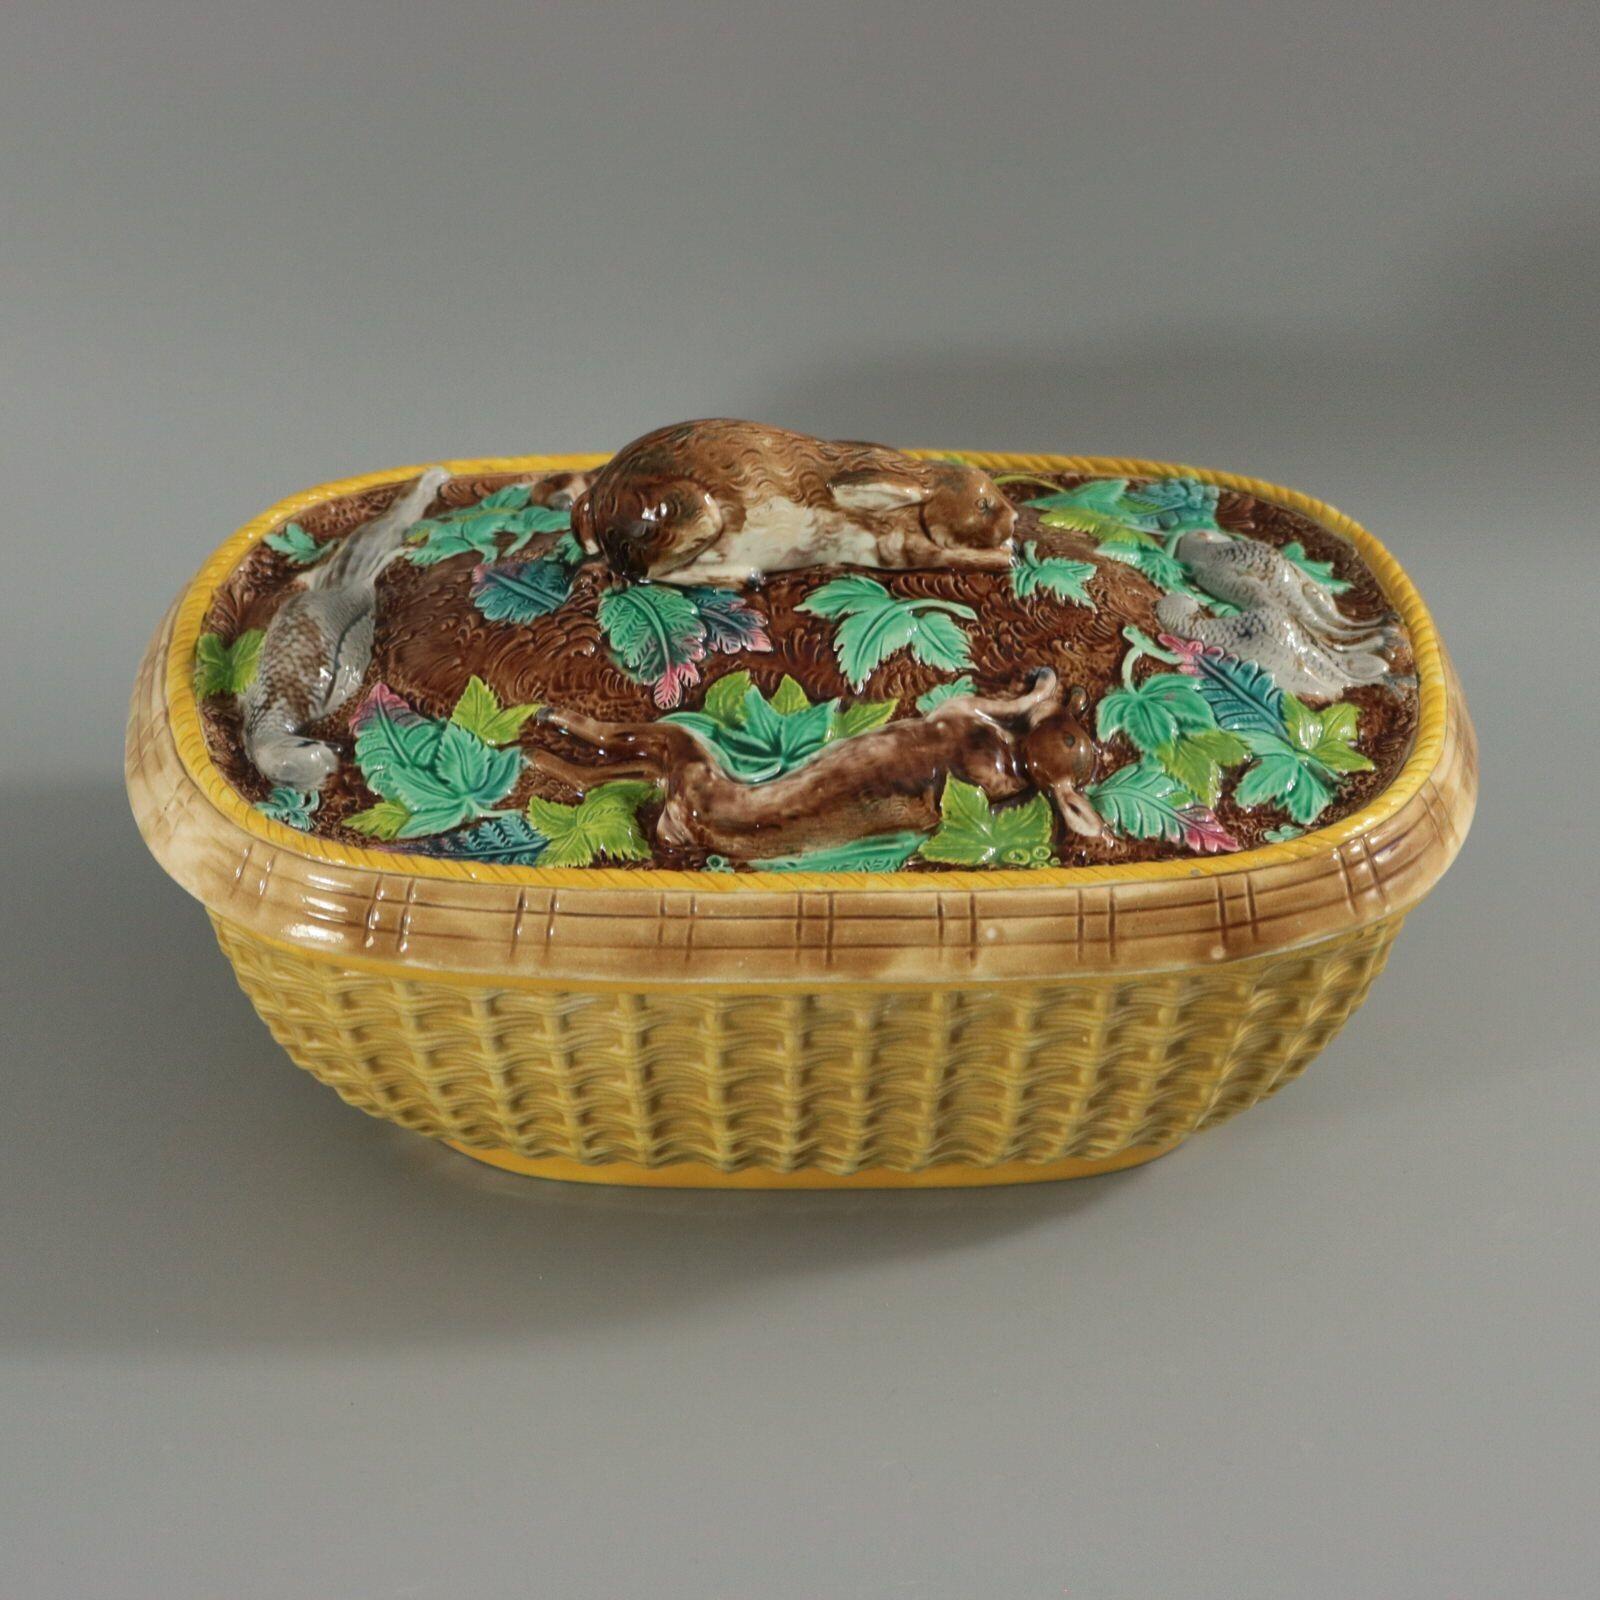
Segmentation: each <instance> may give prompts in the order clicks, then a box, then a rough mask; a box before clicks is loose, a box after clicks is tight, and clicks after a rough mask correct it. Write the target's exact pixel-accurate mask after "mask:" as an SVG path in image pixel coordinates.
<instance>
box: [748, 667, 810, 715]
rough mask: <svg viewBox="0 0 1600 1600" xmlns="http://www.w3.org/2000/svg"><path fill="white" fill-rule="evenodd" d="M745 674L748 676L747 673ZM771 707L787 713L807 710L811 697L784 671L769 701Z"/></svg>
mask: <svg viewBox="0 0 1600 1600" xmlns="http://www.w3.org/2000/svg"><path fill="white" fill-rule="evenodd" d="M745 676H746V677H747V678H748V677H749V674H748V673H746V674H745ZM771 705H772V709H773V710H774V711H777V712H781V713H784V714H787V713H789V712H791V711H807V710H809V709H810V707H811V698H810V696H809V695H807V693H806V692H805V690H804V689H802V688H801V687H800V685H799V684H798V683H796V682H795V680H794V679H793V678H791V677H790V676H789V674H788V673H787V672H786V673H784V675H783V682H782V683H780V684H779V685H778V688H777V692H776V693H775V694H774V695H773V697H772V701H771Z"/></svg>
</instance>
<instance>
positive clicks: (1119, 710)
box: [1095, 672, 1216, 755]
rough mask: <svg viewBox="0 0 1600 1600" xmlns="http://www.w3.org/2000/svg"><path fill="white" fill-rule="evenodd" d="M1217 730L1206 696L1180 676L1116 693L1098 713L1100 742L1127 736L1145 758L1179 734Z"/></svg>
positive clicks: (1170, 675)
mask: <svg viewBox="0 0 1600 1600" xmlns="http://www.w3.org/2000/svg"><path fill="white" fill-rule="evenodd" d="M1215 726H1216V719H1215V717H1214V716H1213V714H1212V710H1211V707H1210V705H1209V704H1208V703H1207V701H1206V698H1205V696H1204V695H1203V694H1201V692H1200V691H1199V689H1198V688H1197V687H1196V686H1195V684H1194V683H1193V681H1192V680H1190V679H1189V678H1186V677H1184V676H1183V675H1182V674H1181V673H1177V672H1158V673H1156V674H1155V675H1154V676H1152V677H1149V678H1146V679H1145V681H1144V682H1143V683H1141V684H1138V685H1137V686H1135V687H1132V688H1122V689H1113V690H1112V691H1111V693H1110V694H1108V695H1106V696H1104V697H1103V698H1102V700H1101V701H1100V704H1099V706H1098V707H1097V708H1096V710H1095V730H1096V732H1097V733H1098V734H1099V736H1100V738H1101V739H1103V740H1104V739H1110V738H1113V737H1114V736H1115V735H1116V734H1119V733H1121V734H1125V735H1126V736H1127V738H1128V740H1129V741H1130V743H1132V745H1133V746H1134V748H1135V749H1137V750H1139V751H1141V752H1142V753H1143V754H1145V755H1153V754H1154V753H1155V752H1156V751H1157V750H1159V749H1160V748H1161V747H1162V746H1163V745H1169V744H1171V743H1173V742H1174V741H1175V740H1176V739H1177V738H1178V736H1179V734H1182V733H1192V732H1195V731H1198V730H1200V729H1204V728H1214V727H1215Z"/></svg>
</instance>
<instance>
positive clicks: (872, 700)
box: [128, 420, 1476, 1187]
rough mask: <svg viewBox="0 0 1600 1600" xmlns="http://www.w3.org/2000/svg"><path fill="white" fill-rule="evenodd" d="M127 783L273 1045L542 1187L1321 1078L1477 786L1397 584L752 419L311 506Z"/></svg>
mask: <svg viewBox="0 0 1600 1600" xmlns="http://www.w3.org/2000/svg"><path fill="white" fill-rule="evenodd" d="M128 787H129V792H130V794H131V796H132V800H133V807H134V811H135V814H136V816H137V818H138V821H139V825H140V828H141V830H142V831H143V833H144V836H145V839H146V840H147V842H148V844H149V846H150V848H151V849H152V851H153V852H154V853H155V855H156V856H157V858H158V859H159V860H160V862H161V863H162V865H163V866H164V867H165V868H166V870H167V871H168V872H169V873H171V875H172V876H173V877H174V878H176V879H177V881H178V882H179V883H180V884H182V885H183V887H185V888H186V889H188V890H189V891H190V892H191V893H192V894H194V895H195V896H196V897H197V898H199V899H200V900H201V901H202V902H203V903H204V904H205V906H206V908H207V910H208V911H209V912H210V915H211V918H212V921H213V923H214V925H215V928H216V931H217V936H218V938H219V940H220V941H221V944H222V948H223V950H224V951H225V952H226V954H227V955H228V957H229V959H230V960H231V961H232V963H233V964H234V967H235V969H236V971H237V974H238V977H239V980H240V982H241V983H242V985H243V987H244V989H245V991H246V992H247V993H248V994H249V996H250V998H251V999H252V1001H253V1002H254V1004H255V1006H256V1008H257V1009H258V1010H259V1011H260V1013H261V1015H262V1016H263V1018H264V1019H265V1020H266V1022H267V1024H268V1026H269V1027H270V1028H271V1029H272V1031H273V1034H274V1035H275V1037H276V1038H277V1039H278V1040H279V1041H280V1042H281V1043H282V1044H283V1045H284V1047H285V1048H286V1049H287V1050H288V1051H289V1053H290V1054H291V1055H292V1056H293V1057H294V1059H295V1060H296V1061H298V1062H299V1063H300V1064H301V1065H302V1066H304V1067H306V1068H307V1069H308V1070H309V1071H311V1072H312V1073H314V1074H315V1075H316V1076H317V1077H318V1078H320V1079H321V1080H322V1081H323V1082H325V1083H327V1084H329V1085H331V1086H332V1087H333V1088H334V1089H335V1090H337V1091H338V1093H339V1094H340V1095H342V1096H343V1097H344V1098H345V1099H346V1100H348V1101H349V1102H350V1103H351V1104H353V1105H356V1106H359V1107H360V1108H361V1109H363V1110H365V1111H369V1112H371V1113H373V1114H374V1115H377V1116H383V1117H387V1118H390V1119H392V1120H393V1121H396V1122H398V1123H401V1124H402V1125H404V1126H406V1127H408V1128H412V1129H415V1130H417V1131H418V1132H421V1133H425V1134H429V1135H431V1136H433V1137H435V1138H438V1139H442V1140H445V1141H446V1142H448V1143H450V1144H451V1145H453V1146H455V1147H456V1148H457V1149H459V1150H462V1151H464V1152H466V1153H467V1154H469V1155H472V1156H476V1157H477V1158H479V1159H480V1160H484V1161H488V1162H491V1163H493V1164H495V1165H497V1166H501V1167H505V1168H508V1169H510V1170H513V1171H518V1172H526V1173H533V1174H539V1175H544V1176H554V1177H566V1178H586V1179H596V1180H600V1181H609V1182H622V1183H658V1184H725V1185H730V1186H746V1187H762V1186H764V1187H798V1186H826V1185H838V1186H849V1185H883V1186H892V1185H925V1184H972V1183H999V1182H1015V1181H1020V1180H1025V1179H1034V1178H1057V1177H1069V1176H1079V1175H1082V1174H1086V1173H1091V1172H1103V1171H1110V1170H1114V1169H1116V1168H1119V1167H1126V1166H1131V1165H1134V1164H1136V1163H1138V1162H1141V1161H1146V1160H1149V1159H1151V1158H1152V1157H1154V1156H1157V1155H1160V1154H1162V1153H1163V1152H1164V1151H1166V1150H1169V1149H1171V1148H1172V1147H1173V1146H1174V1145H1176V1144H1177V1143H1179V1142H1180V1141H1181V1140H1183V1139H1185V1138H1186V1137H1187V1136H1188V1135H1189V1134H1190V1133H1193V1132H1194V1131H1195V1130H1197V1129H1199V1128H1203V1127H1207V1126H1209V1125H1211V1124H1213V1123H1216V1122H1219V1121H1221V1120H1222V1119H1224V1118H1226V1117H1228V1116H1231V1115H1232V1114H1233V1113H1235V1112H1237V1111H1240V1110H1242V1109H1244V1108H1245V1107H1246V1106H1249V1105H1252V1104H1254V1103H1255V1102H1256V1101H1257V1100H1260V1099H1262V1098H1263V1097H1265V1096H1266V1095H1268V1094H1271V1093H1272V1092H1273V1091H1274V1090H1275V1089H1277V1088H1278V1087H1279V1086H1280V1085H1282V1084H1283V1083H1285V1082H1286V1081H1287V1080H1289V1079H1290V1078H1292V1077H1294V1076H1295V1075H1296V1074H1298V1073H1299V1072H1300V1071H1301V1070H1302V1069H1303V1068H1304V1067H1305V1066H1306V1064H1307V1063H1308V1062H1309V1061H1310V1060H1311V1058H1312V1057H1313V1056H1314V1055H1316V1053H1317V1052H1318V1051H1319V1050H1320V1049H1321V1048H1322V1047H1323V1045H1325V1044H1326V1043H1327V1042H1328V1040H1329V1039H1331V1038H1332V1037H1333V1035H1334V1034H1335V1033H1336V1032H1337V1031H1338V1029H1339V1028H1340V1026H1341V1025H1342V1024H1343V1022H1344V1020H1345V1018H1346V1017H1348V1016H1349V1014H1350V1013H1351V1012H1352V1011H1353V1010H1354V1009H1355V1007H1356V1006H1357V1005H1359V1004H1360V1002H1361V1000H1362V999H1363V998H1364V997H1365V995H1366V992H1367V988H1368V986H1369V985H1370V983H1371V982H1372V979H1373V978H1374V976H1375V975H1376V974H1377V972H1378V970H1379V968H1380V967H1381V965H1382V963H1383V960H1384V957H1385V955H1386V953H1387V951H1388V948H1389V945H1390V942H1391V941H1392V940H1393V938H1394V936H1395V934H1396V933H1397V931H1398V930H1399V927H1400V923H1401V920H1402V918H1403V917H1404V916H1405V914H1406V913H1407V911H1409V910H1410V909H1411V907H1412V906H1414V905H1415V904H1416V902H1417V901H1418V900H1419V899H1420V898H1421V897H1422V895H1424V894H1425V893H1426V892H1427V891H1428V889H1429V888H1431V887H1432V885H1433V884H1434V883H1435V882H1436V881H1437V879H1438V878H1439V877H1440V875H1441V874H1442V873H1443V872H1444V870H1445V868H1446V867H1447V866H1448V865H1449V863H1450V861H1451V860H1452V858H1453V857H1454V855H1455V853H1456V851H1457V850H1458V849H1459V847H1460V844H1461V841H1462V838H1463V836H1464V834H1465V832H1466V829H1467V826H1468V823H1469V821H1470V819H1471V814H1472V806H1473V799H1474V795H1475V790H1476V770H1475V756H1474V747H1473V737H1472V729H1471V725H1470V723H1469V722H1468V720H1467V713H1466V707H1465V706H1464V704H1463V703H1462V699H1461V691H1460V687H1459V685H1458V683H1457V681H1456V679H1455V677H1454V675H1453V673H1452V671H1451V669H1450V666H1449V663H1448V661H1447V659H1446V657H1445V655H1444V653H1443V651H1442V649H1441V646H1440V643H1439V640H1438V638H1437V636H1436V635H1435V632H1434V628H1433V624H1432V622H1431V620H1430V618H1429V616H1428V613H1427V611H1426V610H1425V608H1424V607H1423V604H1422V602H1421V600H1420V598H1419V597H1418V595H1417V593H1416V591H1415V590H1414V589H1413V588H1412V586H1411V584H1410V582H1409V581H1408V580H1407V578H1406V576H1405V574H1404V573H1403V572H1402V571H1401V570H1400V568H1399V566H1398V565H1397V564H1396V563H1395V562H1394V560H1393V559H1392V558H1391V557H1390V556H1389V555H1388V554H1387V552H1386V551H1384V549H1383V548H1382V547H1381V546H1380V545H1379V544H1378V543H1377V541H1376V540H1374V539H1373V538H1372V537H1371V535H1369V534H1367V533H1366V532H1365V531H1364V530H1362V529H1361V528H1359V527H1357V526H1356V525H1355V524H1354V523H1353V522H1351V521H1350V520H1349V518H1347V517H1344V516H1342V515H1340V514H1339V513H1338V512H1336V511H1333V510H1332V509H1330V508H1329V507H1327V506H1324V505H1321V504H1319V503H1318V502H1316V501H1314V500H1311V499H1308V498H1307V497H1306V496H1304V495H1301V494H1297V493H1293V492H1291V491H1288V490H1284V489H1278V488H1274V487H1272V486H1271V485H1268V484H1263V483H1257V482H1254V481H1252V480H1250V479H1246V478H1240V477H1236V476H1232V475H1229V474H1226V473H1216V472H1207V471H1201V470H1198V469H1195V468H1190V467H1178V466H1170V465H1163V464H1161V463H1157V462H1148V461H1121V460H1093V459H1083V458H1077V457H1069V456H1016V455H991V454H965V453H960V454H935V453H931V452H911V453H903V452H897V451H893V450H888V449H885V448H882V447H880V446H875V445H866V444H858V443H839V442H827V441H820V440H815V439H808V438H804V437H802V436H799V435H796V434H790V433H785V432H783V431H781V430H777V429H772V428H765V427H758V426H756V425H754V424H750V423H742V422H732V421H720V420H719V421H707V422H697V423H686V424H681V425H678V426H676V427H671V428H663V429H660V430H658V431H656V432H655V433H652V434H649V435H646V436H645V437H644V438H642V439H640V440H638V441H636V442H635V443H633V444H631V445H629V446H627V447H626V448H625V449H624V450H622V451H620V452H619V453H618V454H617V455H615V456H613V457H611V458H610V459H609V460H608V459H607V458H605V457H602V456H571V457H541V456H530V457H523V458H515V459H508V460H490V461H455V462H446V463H443V464H440V465H437V466H431V467H428V468H426V469H418V468H411V469H408V470H402V471H394V472H385V473H377V474H374V475H372V476H369V477H364V478H356V479H351V480H349V481H346V482H343V483H335V484H329V485H326V486H324V487H323V488H320V489H314V490H311V491H309V492H307V493H305V494H300V495H296V496H294V497H293V498H291V499H289V500H286V501H284V502H283V503H282V504H280V505H278V506H277V507H275V508H274V509H273V510H272V511H270V512H268V513H267V514H266V515H265V516H263V517H261V518H259V519H257V520H256V521H255V522H252V523H251V524H249V525H248V526H247V527H245V528H243V529H242V530H240V532H239V533H238V534H236V535H235V536H234V537H233V538H232V539H230V540H228V541H227V543H225V544H224V545H223V546H222V547H221V548H220V549H219V550H218V551H217V552H216V554H215V555H213V556H212V558H211V559H210V560H209V561H208V562H207V563H206V565H205V566H204V567H203V568H202V569H201V571H200V574H199V576H198V577H197V578H196V579H195V581H194V582H193V584H192V585H191V586H190V587H189V588H188V590H187V591H186V592H185V593H184V594H183V595H182V596H181V597H180V598H179V600H178V602H177V604H176V605H175V606H174V607H173V610H172V612H171V613H170V614H169V615H168V617H167V618H166V620H165V622H164V623H163V624H162V626H161V629H160V631H159V633H158V634H157V636H156V639H155V641H154V642H153V644H152V646H151V649H150V652H149V655H148V656H147V658H146V661H145V663H144V667H143V671H142V673H141V676H140V680H139V684H138V687H137V690H136V692H135V696H134V703H133V714H132V720H131V722H130V727H129V735H128Z"/></svg>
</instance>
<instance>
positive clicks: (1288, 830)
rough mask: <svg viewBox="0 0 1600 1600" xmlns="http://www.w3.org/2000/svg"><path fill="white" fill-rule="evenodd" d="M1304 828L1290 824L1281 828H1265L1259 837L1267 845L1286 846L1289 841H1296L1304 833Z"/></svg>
mask: <svg viewBox="0 0 1600 1600" xmlns="http://www.w3.org/2000/svg"><path fill="white" fill-rule="evenodd" d="M1305 831H1306V830H1305V829H1304V828H1298V827H1296V826H1295V825H1294V824H1293V823H1292V822H1289V823H1285V824H1284V825H1283V826H1282V827H1281V828H1267V829H1266V830H1265V831H1264V832H1263V833H1262V835H1261V837H1262V838H1263V839H1265V840H1266V841H1267V843H1268V844H1286V843H1287V842H1288V841H1289V840H1290V839H1298V838H1300V837H1301V836H1302V835H1303V834H1304V833H1305Z"/></svg>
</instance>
